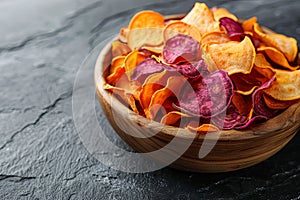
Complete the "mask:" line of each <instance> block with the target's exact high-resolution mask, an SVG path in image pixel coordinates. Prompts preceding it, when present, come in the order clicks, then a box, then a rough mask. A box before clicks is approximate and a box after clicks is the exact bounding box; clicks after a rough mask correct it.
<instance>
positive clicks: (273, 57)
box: [257, 47, 299, 70]
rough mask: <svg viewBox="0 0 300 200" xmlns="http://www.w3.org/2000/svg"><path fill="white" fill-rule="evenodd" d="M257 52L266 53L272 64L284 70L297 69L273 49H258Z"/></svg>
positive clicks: (297, 67)
mask: <svg viewBox="0 0 300 200" xmlns="http://www.w3.org/2000/svg"><path fill="white" fill-rule="evenodd" d="M257 51H258V52H264V53H266V54H267V56H268V58H269V59H271V60H272V61H273V62H274V63H276V64H278V65H280V66H282V67H284V68H287V69H290V70H297V69H299V66H291V65H290V64H289V62H288V61H287V59H286V57H285V56H284V55H283V54H282V53H281V52H280V51H278V50H277V49H276V48H274V47H259V48H258V49H257Z"/></svg>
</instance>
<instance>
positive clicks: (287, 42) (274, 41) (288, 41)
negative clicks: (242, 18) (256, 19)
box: [253, 23, 298, 62]
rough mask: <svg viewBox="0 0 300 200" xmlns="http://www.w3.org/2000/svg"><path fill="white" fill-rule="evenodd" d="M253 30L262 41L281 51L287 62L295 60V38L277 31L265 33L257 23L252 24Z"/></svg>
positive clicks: (296, 49)
mask: <svg viewBox="0 0 300 200" xmlns="http://www.w3.org/2000/svg"><path fill="white" fill-rule="evenodd" d="M253 31H254V33H255V34H256V37H258V38H259V39H260V40H261V41H262V42H264V43H265V44H267V45H268V46H271V47H274V48H276V49H277V50H278V51H280V52H282V53H283V55H284V56H285V57H286V58H287V60H288V62H293V61H294V60H295V58H296V56H297V52H298V47H297V40H295V39H294V38H292V37H287V36H285V35H282V34H277V33H268V34H266V33H264V32H263V30H262V29H261V27H260V26H259V25H258V24H257V23H255V24H254V27H253Z"/></svg>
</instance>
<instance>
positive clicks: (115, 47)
mask: <svg viewBox="0 0 300 200" xmlns="http://www.w3.org/2000/svg"><path fill="white" fill-rule="evenodd" d="M130 51H131V49H130V48H129V46H128V45H127V44H124V43H122V42H120V41H113V42H112V44H111V54H112V57H113V58H115V57H117V56H123V55H127V54H128V53H129V52H130Z"/></svg>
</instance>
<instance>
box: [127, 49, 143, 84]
mask: <svg viewBox="0 0 300 200" xmlns="http://www.w3.org/2000/svg"><path fill="white" fill-rule="evenodd" d="M146 58H147V56H146V55H145V54H144V53H141V52H139V51H136V50H135V51H132V52H131V53H129V54H128V55H127V56H126V58H125V60H124V68H125V72H126V74H127V75H128V78H129V79H130V77H131V75H132V73H133V69H134V68H135V67H136V66H137V65H138V64H139V63H140V62H142V61H143V60H145V59H146Z"/></svg>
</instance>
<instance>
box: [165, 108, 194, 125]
mask: <svg viewBox="0 0 300 200" xmlns="http://www.w3.org/2000/svg"><path fill="white" fill-rule="evenodd" d="M182 117H189V115H188V114H185V113H182V112H178V111H171V112H169V113H167V114H166V115H165V116H163V117H162V118H161V120H160V123H162V124H165V125H173V124H175V123H176V122H178V120H180V119H181V118H182Z"/></svg>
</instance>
